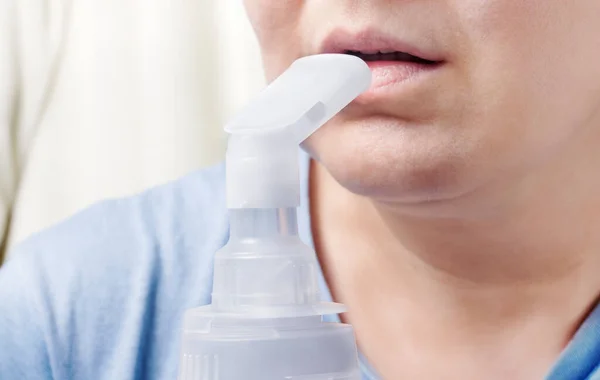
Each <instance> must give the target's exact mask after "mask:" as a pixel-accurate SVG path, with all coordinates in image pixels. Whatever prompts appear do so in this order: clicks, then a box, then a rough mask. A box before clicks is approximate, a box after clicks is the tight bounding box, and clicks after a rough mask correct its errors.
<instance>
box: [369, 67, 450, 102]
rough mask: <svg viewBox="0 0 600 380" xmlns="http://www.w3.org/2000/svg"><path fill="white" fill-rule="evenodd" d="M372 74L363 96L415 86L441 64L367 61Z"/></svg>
mask: <svg viewBox="0 0 600 380" xmlns="http://www.w3.org/2000/svg"><path fill="white" fill-rule="evenodd" d="M366 63H367V65H368V66H369V68H370V69H371V72H372V74H373V79H372V82H371V87H370V88H369V90H368V91H367V92H365V93H364V94H363V95H373V94H374V93H376V92H378V91H381V90H382V89H388V88H389V89H391V88H395V87H397V86H402V85H404V86H405V85H407V84H409V83H411V84H416V82H417V81H421V80H424V79H425V78H426V76H427V74H430V73H432V72H434V71H436V70H438V69H439V68H440V67H441V66H442V63H435V64H422V63H417V62H399V61H367V62H366Z"/></svg>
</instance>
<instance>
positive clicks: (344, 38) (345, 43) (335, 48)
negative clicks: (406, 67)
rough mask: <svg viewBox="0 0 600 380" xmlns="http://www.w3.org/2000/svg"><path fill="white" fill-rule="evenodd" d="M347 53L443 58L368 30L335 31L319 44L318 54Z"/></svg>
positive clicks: (433, 59) (425, 58)
mask: <svg viewBox="0 0 600 380" xmlns="http://www.w3.org/2000/svg"><path fill="white" fill-rule="evenodd" d="M348 51H354V52H361V53H366V54H372V53H377V52H384V53H385V52H402V53H407V54H410V55H412V56H415V57H417V58H421V59H423V60H427V61H432V62H442V61H443V58H442V57H441V56H439V55H438V54H436V53H435V52H433V51H429V50H426V49H424V48H422V47H417V46H416V45H415V44H411V43H410V42H407V41H403V40H401V39H398V38H394V37H392V36H389V35H385V34H383V33H382V32H379V31H377V30H373V29H368V30H363V31H360V32H357V33H352V32H349V31H346V30H343V29H335V30H334V31H333V32H331V33H330V34H329V35H327V37H326V38H325V39H324V40H323V42H322V43H321V46H320V48H319V53H321V54H333V53H346V52H348Z"/></svg>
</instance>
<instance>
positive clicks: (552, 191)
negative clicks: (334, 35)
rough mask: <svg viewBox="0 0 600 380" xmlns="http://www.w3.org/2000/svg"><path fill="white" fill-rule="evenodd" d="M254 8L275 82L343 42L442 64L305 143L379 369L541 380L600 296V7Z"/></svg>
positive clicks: (322, 246) (321, 224) (439, 3)
mask: <svg viewBox="0 0 600 380" xmlns="http://www.w3.org/2000/svg"><path fill="white" fill-rule="evenodd" d="M245 4H246V8H247V11H248V15H249V18H250V20H251V22H252V24H253V26H254V28H255V31H256V34H257V37H258V40H259V42H260V45H261V48H262V52H263V59H264V65H265V71H266V74H267V77H268V78H269V79H273V78H275V77H276V76H277V75H279V74H280V73H281V72H282V71H284V70H285V69H286V68H287V67H288V66H289V65H290V64H291V63H292V62H293V61H294V60H295V59H297V58H299V57H302V56H305V55H310V54H316V53H319V52H320V50H319V47H320V46H321V43H322V42H323V40H324V39H325V38H326V36H327V35H328V34H329V33H331V32H332V31H333V30H334V29H344V30H346V31H347V32H350V33H355V32H359V31H361V30H364V29H375V30H378V31H381V32H383V33H385V34H387V35H392V36H397V37H398V38H403V39H410V40H411V41H412V42H414V43H416V44H417V45H419V44H422V45H424V46H427V47H428V48H430V49H432V50H434V51H435V52H436V53H437V54H439V55H440V56H441V57H443V61H444V64H443V66H442V67H441V68H440V69H439V70H437V71H436V73H435V75H432V76H430V77H428V79H427V80H422V81H416V82H415V83H402V84H398V85H391V86H386V87H382V88H378V89H376V90H375V91H373V92H372V93H370V94H369V95H367V96H365V97H363V98H361V99H360V100H358V101H356V102H354V103H353V104H352V105H350V106H349V107H347V108H346V109H345V110H344V111H343V112H342V113H340V114H339V115H338V116H337V117H336V118H334V119H333V120H332V121H331V122H330V123H328V124H327V125H325V126H324V127H323V128H321V129H320V130H319V131H318V132H317V133H315V134H314V135H313V136H312V137H311V138H310V139H309V140H308V141H307V142H306V144H305V145H306V148H307V149H308V150H309V152H310V153H311V155H312V156H313V157H314V158H315V159H316V161H315V162H314V163H313V164H312V170H311V192H312V198H311V199H312V204H311V208H312V211H313V232H314V235H315V242H316V248H317V253H318V256H319V259H320V261H321V263H322V265H323V267H324V271H325V275H326V278H327V281H328V283H329V285H330V287H331V289H332V292H333V294H334V297H335V299H336V300H337V301H340V302H344V303H346V304H347V305H348V306H349V310H350V312H349V313H348V314H347V315H345V316H344V319H345V321H348V322H350V323H352V324H353V325H354V326H355V329H356V335H357V339H358V342H359V345H360V347H361V350H362V351H363V352H364V354H365V355H366V356H367V357H368V358H369V361H370V362H371V363H372V364H373V366H374V367H375V368H376V369H377V371H378V372H379V373H380V374H381V375H382V377H383V378H385V379H399V378H444V379H454V378H456V379H471V378H473V379H481V378H486V379H507V378H511V379H534V378H542V377H543V376H544V375H545V374H546V373H547V372H548V371H549V370H550V368H551V366H552V364H553V363H554V362H555V361H556V359H557V357H558V355H559V354H560V352H561V351H562V350H563V349H564V347H565V345H566V344H567V343H568V341H569V339H571V337H572V335H573V333H574V331H575V330H576V329H577V327H578V326H579V324H580V323H581V321H582V320H583V319H584V318H585V316H586V314H587V313H588V312H589V310H590V308H591V307H593V305H595V303H596V302H597V298H598V294H599V292H600V275H599V274H598V271H599V269H598V268H600V234H598V233H597V231H600V197H599V196H598V194H600V176H599V175H598V170H597V163H598V162H600V149H599V148H598V147H599V146H600V64H599V62H600V23H598V21H597V20H599V19H600V2H598V1H596V0H572V1H564V0H528V1H522V0H490V1H485V2H482V1H476V0H422V1H384V0H377V1H376V0H360V1H359V0H344V1H341V0H338V1H335V0H327V1H326V0H306V1H301V0H280V1H272V0H245Z"/></svg>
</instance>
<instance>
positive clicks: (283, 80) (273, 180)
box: [179, 55, 370, 380]
mask: <svg viewBox="0 0 600 380" xmlns="http://www.w3.org/2000/svg"><path fill="white" fill-rule="evenodd" d="M369 82H370V71H369V69H368V67H367V66H366V64H365V63H364V62H362V61H361V60H360V59H358V58H356V57H351V56H345V55H325V56H313V57H308V58H303V59H301V60H299V61H297V62H296V63H294V64H293V65H292V67H291V68H290V69H289V70H288V71H286V73H284V74H283V75H282V76H281V77H280V78H279V79H277V80H276V81H275V82H274V83H273V84H272V85H271V86H269V87H268V88H267V89H266V90H265V91H263V92H262V93H261V95H260V96H259V97H258V99H257V100H256V101H255V102H254V103H252V105H251V106H250V107H249V108H248V109H246V110H245V111H243V112H242V113H241V116H240V117H238V118H236V119H235V120H234V121H233V122H232V123H231V124H230V125H229V126H228V128H227V129H228V131H229V132H230V133H232V136H231V138H230V140H229V146H228V152H227V178H226V180H227V196H228V207H229V208H230V227H231V228H230V237H229V241H228V242H227V245H225V247H223V248H222V249H221V250H220V251H219V252H217V254H216V256H215V264H214V265H215V267H214V279H213V293H212V304H211V305H208V306H204V307H200V308H196V309H192V310H189V311H188V312H187V313H186V317H185V321H184V328H183V330H184V331H183V339H182V352H181V361H180V371H179V380H359V379H360V371H359V366H358V355H357V350H356V343H355V340H354V334H353V331H352V328H351V327H350V326H348V325H344V324H332V323H325V322H323V320H322V316H323V315H326V314H335V313H341V312H343V311H345V308H344V306H343V305H339V304H335V303H323V302H320V298H321V297H320V295H319V287H318V274H319V265H318V262H317V259H316V255H315V253H314V251H313V250H312V249H310V247H308V246H306V245H305V244H303V243H302V241H301V240H300V237H299V236H298V227H297V217H296V206H297V205H298V204H299V191H300V184H299V174H298V144H299V143H300V142H302V141H303V140H304V139H305V138H306V137H307V136H308V135H310V134H311V133H312V132H314V131H315V129H317V128H318V127H319V126H321V125H323V123H325V122H326V121H327V120H329V119H330V118H331V117H333V116H334V115H335V113H337V112H339V111H340V110H341V109H342V108H343V107H344V106H346V105H347V104H348V103H350V102H351V101H352V99H354V98H355V97H357V96H358V95H360V93H361V92H362V91H364V90H366V89H367V88H368V87H369Z"/></svg>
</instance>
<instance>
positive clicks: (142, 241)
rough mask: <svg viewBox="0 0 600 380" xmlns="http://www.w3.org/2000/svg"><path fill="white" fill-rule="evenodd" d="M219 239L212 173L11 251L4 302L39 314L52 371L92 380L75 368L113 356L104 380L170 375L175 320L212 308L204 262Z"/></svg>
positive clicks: (108, 207)
mask: <svg viewBox="0 0 600 380" xmlns="http://www.w3.org/2000/svg"><path fill="white" fill-rule="evenodd" d="M227 235H228V221H227V216H226V208H225V188H224V167H223V165H219V166H217V167H213V168H210V169H207V170H203V171H200V172H197V173H194V174H192V175H189V176H187V177H185V178H182V179H180V180H178V181H175V182H172V183H170V184H167V185H164V186H160V187H157V188H154V189H151V190H149V191H147V192H144V193H142V194H139V195H137V196H134V197H130V198H125V199H118V200H109V201H105V202H102V203H100V204H97V205H95V206H92V207H91V208H89V209H87V210H85V211H83V212H81V213H79V214H77V215H75V216H74V217H72V218H70V219H69V220H67V221H65V222H63V223H61V224H59V225H57V226H55V227H53V228H51V229H48V230H46V231H43V232H41V233H40V234H38V235H36V236H34V237H32V238H31V239H29V240H28V241H26V242H25V243H23V244H21V245H20V246H18V247H17V252H15V254H14V255H13V257H14V259H13V260H12V261H14V262H9V263H8V264H7V266H6V268H3V269H2V270H0V280H1V279H4V281H6V282H11V283H12V284H5V285H7V286H9V287H10V288H12V290H11V291H6V292H4V293H5V294H8V295H7V296H6V297H11V298H12V299H13V302H15V303H17V307H21V306H22V307H27V308H34V309H36V310H38V311H39V312H38V314H37V315H36V317H35V318H36V319H37V321H35V322H36V324H38V325H39V328H40V332H41V333H43V334H44V339H45V340H46V342H45V343H46V345H47V346H48V347H49V348H48V350H49V351H50V352H51V353H52V355H50V358H49V361H50V362H49V364H50V367H51V368H57V367H58V368H63V367H61V364H60V363H71V365H72V366H71V367H69V368H68V369H66V370H68V371H75V372H76V373H65V374H64V375H66V377H72V376H75V375H76V376H75V377H76V378H97V376H96V375H95V374H94V373H93V371H94V368H93V365H92V363H91V362H87V361H86V360H82V359H85V358H94V360H93V363H101V362H102V358H109V357H111V356H113V355H115V353H116V352H115V350H120V352H118V354H119V358H120V360H114V361H111V365H110V366H108V369H105V370H104V371H105V372H106V371H109V372H110V371H114V372H110V375H109V376H107V377H106V378H114V379H120V378H133V377H136V376H139V375H144V374H153V375H152V376H142V377H143V378H159V377H155V376H158V374H160V373H163V371H167V372H168V374H169V375H171V372H169V371H172V370H173V369H172V368H170V367H173V365H170V367H169V363H168V362H169V360H168V359H167V357H168V356H170V355H172V354H175V355H176V354H177V352H178V347H177V340H178V336H179V323H180V320H181V315H182V313H183V312H184V311H185V310H186V309H187V308H190V307H194V306H197V305H199V304H204V303H208V302H209V300H210V292H211V285H212V257H213V254H214V252H215V251H216V250H217V249H219V248H220V247H221V246H222V245H223V244H224V243H225V240H226V239H227ZM17 270H18V271H19V274H18V275H17V274H16V272H17ZM12 291H14V292H15V293H11V292H12ZM18 293H24V294H22V297H17V298H15V297H16V296H15V294H18ZM25 293H26V294H25ZM20 299H21V300H20ZM0 302H1V300H0ZM26 304H27V305H26ZM6 307H9V306H6ZM0 314H1V313H0ZM0 323H2V322H1V321H0ZM99 327H101V328H100V329H99ZM0 328H1V326H0ZM85 343H87V344H85ZM99 343H100V344H99ZM140 350H142V351H143V352H142V351H140ZM154 356H156V360H153V359H154V358H153V357H154ZM141 357H143V358H144V361H143V365H142V366H140V362H139V359H140V358H141ZM106 360H108V359H106ZM150 367H151V368H150ZM167 367H169V368H167ZM173 368H176V365H175V366H174V367H173ZM88 371H91V372H88ZM140 371H141V372H140ZM146 371H147V372H146ZM59 377H62V376H59Z"/></svg>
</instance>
